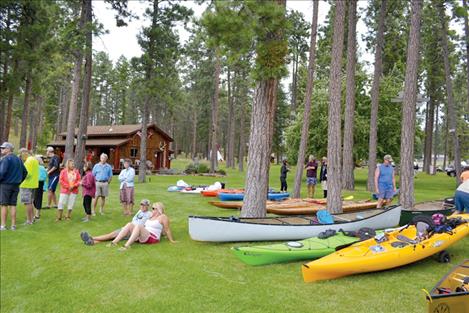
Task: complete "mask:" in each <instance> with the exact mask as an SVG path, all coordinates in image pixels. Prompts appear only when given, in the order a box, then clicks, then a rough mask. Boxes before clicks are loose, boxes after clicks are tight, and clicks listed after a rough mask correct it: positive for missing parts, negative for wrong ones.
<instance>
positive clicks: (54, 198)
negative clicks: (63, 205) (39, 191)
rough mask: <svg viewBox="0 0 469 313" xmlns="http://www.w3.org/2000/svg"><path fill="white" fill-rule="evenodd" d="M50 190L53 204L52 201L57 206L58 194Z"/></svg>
mask: <svg viewBox="0 0 469 313" xmlns="http://www.w3.org/2000/svg"><path fill="white" fill-rule="evenodd" d="M49 192H50V199H51V204H52V202H53V203H54V206H57V196H56V195H55V191H52V190H51V191H49Z"/></svg>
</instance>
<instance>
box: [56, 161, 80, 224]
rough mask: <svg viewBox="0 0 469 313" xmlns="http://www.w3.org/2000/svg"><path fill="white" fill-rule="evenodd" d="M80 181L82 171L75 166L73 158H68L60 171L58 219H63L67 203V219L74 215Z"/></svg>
mask: <svg viewBox="0 0 469 313" xmlns="http://www.w3.org/2000/svg"><path fill="white" fill-rule="evenodd" d="M80 182H81V176H80V172H79V171H78V170H77V169H76V168H75V162H74V161H73V160H67V162H66V163H65V168H64V169H63V170H62V171H61V172H60V178H59V184H60V197H59V204H58V211H57V219H56V221H60V220H62V214H63V210H64V206H65V205H67V216H66V217H65V219H67V220H69V219H70V218H71V217H72V210H73V205H74V204H75V199H76V198H77V194H78V187H79V186H80Z"/></svg>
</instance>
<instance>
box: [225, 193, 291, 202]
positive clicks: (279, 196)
mask: <svg viewBox="0 0 469 313" xmlns="http://www.w3.org/2000/svg"><path fill="white" fill-rule="evenodd" d="M289 196H290V194H289V193H288V192H269V194H268V196H267V199H269V200H273V201H276V200H283V199H286V198H288V197H289ZM218 198H220V200H221V201H242V200H243V199H244V193H223V192H219V193H218Z"/></svg>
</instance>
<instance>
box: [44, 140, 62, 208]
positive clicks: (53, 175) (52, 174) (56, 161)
mask: <svg viewBox="0 0 469 313" xmlns="http://www.w3.org/2000/svg"><path fill="white" fill-rule="evenodd" d="M46 154H47V157H48V158H49V164H48V166H47V175H48V176H49V186H48V188H47V206H46V207H44V209H48V208H51V207H52V208H57V196H56V195H55V191H56V190H57V185H58V184H59V175H60V158H59V156H57V155H56V154H55V152H54V148H52V147H47V149H46ZM52 204H54V206H51V205H52Z"/></svg>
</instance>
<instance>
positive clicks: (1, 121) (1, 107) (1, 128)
mask: <svg viewBox="0 0 469 313" xmlns="http://www.w3.org/2000/svg"><path fill="white" fill-rule="evenodd" d="M8 21H9V19H8V20H7V23H8ZM8 24H9V23H8ZM7 29H8V27H7ZM4 54H5V61H4V62H3V78H2V85H1V93H0V97H1V99H0V112H2V113H1V114H0V142H2V143H3V142H4V141H6V140H5V119H6V116H5V112H6V110H5V109H6V105H5V104H6V100H7V98H8V97H7V91H8V88H7V84H6V81H7V75H8V58H9V56H8V54H7V53H6V52H5V53H4Z"/></svg>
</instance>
